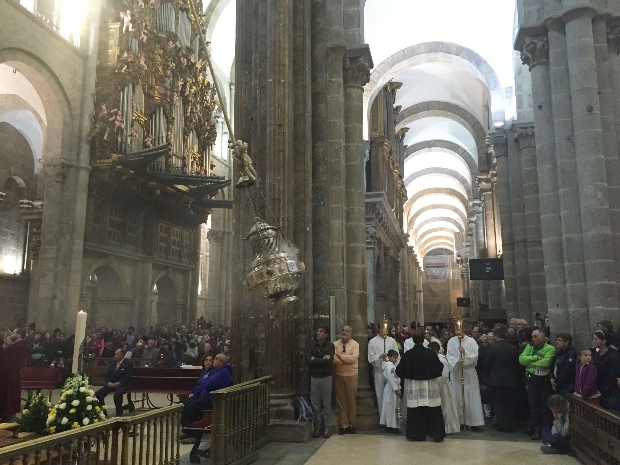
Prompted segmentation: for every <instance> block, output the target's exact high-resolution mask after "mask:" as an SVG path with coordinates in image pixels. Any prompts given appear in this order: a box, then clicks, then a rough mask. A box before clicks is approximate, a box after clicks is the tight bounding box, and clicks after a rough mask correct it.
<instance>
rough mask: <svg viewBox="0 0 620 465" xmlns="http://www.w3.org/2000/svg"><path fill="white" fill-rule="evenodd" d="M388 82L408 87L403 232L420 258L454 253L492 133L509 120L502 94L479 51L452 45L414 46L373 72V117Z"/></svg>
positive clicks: (403, 114) (403, 97) (369, 97)
mask: <svg viewBox="0 0 620 465" xmlns="http://www.w3.org/2000/svg"><path fill="white" fill-rule="evenodd" d="M390 81H397V82H400V83H402V86H401V87H400V89H399V90H398V93H397V95H396V99H395V105H396V107H397V109H398V114H397V116H396V120H395V124H396V128H395V130H396V131H400V130H402V129H404V128H407V132H406V134H405V138H404V144H405V160H404V173H402V175H403V180H404V182H405V187H406V189H407V201H406V202H405V205H404V215H403V219H404V225H403V226H404V229H405V232H406V233H408V234H409V237H410V245H413V246H414V248H415V250H416V252H417V254H418V256H419V257H420V258H423V257H424V256H425V255H426V254H427V253H429V252H430V251H432V250H434V249H448V250H449V251H451V252H456V250H457V246H459V245H460V244H462V243H463V241H464V239H465V236H466V234H467V228H468V217H469V216H470V210H471V203H472V200H473V199H474V198H477V197H478V196H479V194H478V187H477V184H476V176H477V174H478V173H479V172H480V171H486V170H487V169H488V168H489V167H488V166H486V164H487V144H486V134H487V131H488V130H489V129H490V128H491V127H492V125H493V124H496V123H503V122H504V119H505V114H504V103H505V99H504V93H503V88H502V87H501V85H500V81H499V79H498V77H497V74H496V73H495V71H494V70H493V68H492V67H491V66H490V65H489V64H488V63H487V62H486V61H485V60H484V59H483V58H482V57H481V56H480V55H478V54H477V53H476V52H474V51H473V50H470V49H468V48H465V47H462V46H460V45H458V44H454V43H447V42H428V43H423V44H416V45H413V46H411V47H408V48H405V49H403V50H400V51H399V52H397V53H395V54H393V55H392V56H390V57H389V58H387V59H386V60H385V61H384V62H383V63H381V64H380V65H379V66H377V67H376V68H375V69H374V70H373V72H372V73H371V76H370V82H369V84H367V85H366V88H365V92H364V107H365V111H366V117H367V118H368V117H369V116H370V114H369V111H370V108H371V107H372V102H373V100H374V98H375V96H376V95H378V92H379V90H380V89H381V88H382V87H383V86H385V85H386V84H387V83H388V82H390ZM461 247H462V245H461Z"/></svg>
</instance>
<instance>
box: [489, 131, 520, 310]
mask: <svg viewBox="0 0 620 465" xmlns="http://www.w3.org/2000/svg"><path fill="white" fill-rule="evenodd" d="M489 136H490V137H491V142H492V144H493V150H494V152H495V158H496V160H497V184H496V185H495V186H496V192H497V202H498V204H499V205H498V206H499V213H500V215H501V228H502V229H501V233H502V259H503V262H504V288H505V306H506V318H507V319H509V320H510V319H511V318H518V316H519V298H518V293H517V270H516V263H515V248H514V232H513V227H512V209H511V202H510V173H509V172H508V144H507V137H506V133H505V132H504V130H503V129H501V130H496V131H493V132H491V133H490V134H489Z"/></svg>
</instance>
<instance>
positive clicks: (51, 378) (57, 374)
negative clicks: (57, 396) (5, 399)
mask: <svg viewBox="0 0 620 465" xmlns="http://www.w3.org/2000/svg"><path fill="white" fill-rule="evenodd" d="M61 377H62V368H43V367H24V368H21V369H20V371H19V379H20V384H21V388H22V390H23V391H25V390H28V389H48V390H49V398H50V399H51V398H52V390H54V389H55V388H56V387H58V385H59V384H60V382H61Z"/></svg>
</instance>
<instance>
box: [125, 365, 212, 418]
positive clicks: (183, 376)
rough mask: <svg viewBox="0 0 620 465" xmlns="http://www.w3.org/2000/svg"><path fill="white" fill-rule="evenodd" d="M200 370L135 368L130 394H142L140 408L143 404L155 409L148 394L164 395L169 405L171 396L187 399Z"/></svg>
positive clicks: (171, 399)
mask: <svg viewBox="0 0 620 465" xmlns="http://www.w3.org/2000/svg"><path fill="white" fill-rule="evenodd" d="M200 371H201V370H200V368H196V369H183V368H135V367H134V369H133V373H132V375H131V392H133V393H142V407H143V408H144V404H145V403H146V405H148V407H150V408H155V405H153V403H152V402H151V400H150V398H149V394H166V395H167V396H168V400H169V401H170V405H172V402H173V401H174V399H173V396H174V395H177V396H179V398H183V397H187V396H188V395H189V393H190V392H192V390H193V389H194V388H195V387H196V383H197V382H198V377H199V376H200Z"/></svg>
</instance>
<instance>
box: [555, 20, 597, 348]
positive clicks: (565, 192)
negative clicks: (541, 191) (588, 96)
mask: <svg viewBox="0 0 620 465" xmlns="http://www.w3.org/2000/svg"><path fill="white" fill-rule="evenodd" d="M547 25H548V28H549V31H548V39H549V71H550V82H551V99H552V100H551V106H552V110H553V132H554V148H555V164H556V169H557V179H558V192H559V201H560V208H559V211H560V217H561V228H562V252H563V262H564V277H565V283H566V303H567V306H568V318H569V322H568V324H569V328H570V333H571V334H573V341H574V343H575V344H576V343H577V341H576V340H575V336H576V334H577V333H581V334H582V338H581V342H582V344H583V343H585V341H586V340H587V339H586V338H587V337H590V336H591V335H590V336H587V335H586V334H587V332H589V328H588V297H587V289H586V276H585V264H584V258H583V236H582V231H581V211H580V207H579V186H578V182H577V176H576V175H575V174H576V172H577V164H576V159H575V139H574V134H573V115H572V108H571V91H570V80H569V76H568V57H567V51H566V33H565V31H564V24H563V23H562V21H560V20H559V19H556V20H550V21H548V23H547ZM552 325H553V322H552Z"/></svg>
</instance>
